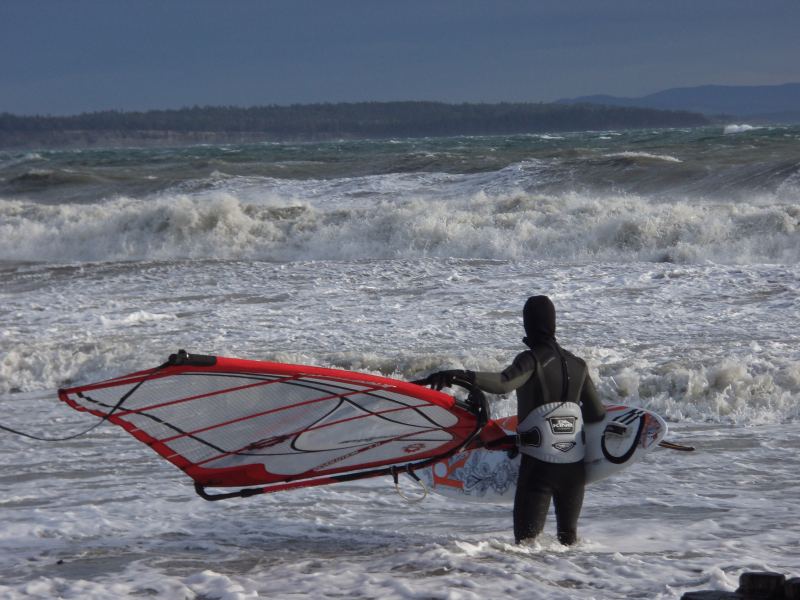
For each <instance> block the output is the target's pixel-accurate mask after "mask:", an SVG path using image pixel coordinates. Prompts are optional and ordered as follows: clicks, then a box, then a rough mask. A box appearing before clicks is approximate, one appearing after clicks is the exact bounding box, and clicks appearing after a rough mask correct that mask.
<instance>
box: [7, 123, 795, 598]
mask: <svg viewBox="0 0 800 600" xmlns="http://www.w3.org/2000/svg"><path fill="white" fill-rule="evenodd" d="M798 264H800V128H798V127H760V128H752V127H743V126H740V125H736V126H735V127H733V126H731V127H727V128H724V127H722V126H720V127H709V128H702V129H695V130H654V131H619V132H582V133H570V134H561V133H559V134H558V135H530V136H504V137H467V138H447V139H400V140H382V141H335V142H319V143H304V144H303V143H281V144H251V145H241V146H237V145H224V146H197V147H191V148H159V149H147V148H131V149H93V150H60V151H55V150H41V151H36V152H27V151H26V152H13V151H0V280H2V286H0V409H2V419H0V423H2V424H3V425H5V426H9V427H13V428H16V429H20V430H24V431H27V432H31V433H36V434H38V435H45V436H57V435H63V434H66V433H72V432H76V431H79V430H81V429H84V428H85V427H87V426H89V425H91V424H92V423H93V421H92V419H91V417H89V416H88V415H82V414H78V413H76V412H74V411H72V410H71V409H70V408H68V407H67V406H64V405H62V404H61V403H59V402H58V400H57V397H56V393H55V391H56V389H57V388H59V387H65V386H68V385H77V384H82V383H88V382H91V381H97V380H100V379H103V378H108V377H113V376H117V375H121V374H124V373H127V372H130V371H133V370H137V369H143V368H149V367H154V366H156V365H158V364H160V363H162V362H163V361H164V360H165V359H166V357H167V356H168V355H169V354H170V353H172V352H175V351H176V350H177V349H178V348H185V349H187V350H188V351H189V352H196V353H205V354H218V355H223V356H234V357H239V358H247V359H256V360H275V361H281V362H291V363H303V364H312V365H318V366H325V367H337V368H346V369H351V370H358V371H364V372H368V373H375V374H382V375H387V376H391V377H396V378H399V379H405V380H411V379H416V378H419V377H421V376H423V375H426V374H428V373H430V372H431V371H433V370H438V369H442V368H467V369H474V370H499V369H502V368H503V367H504V366H505V365H506V364H507V363H508V361H510V360H511V359H512V358H513V357H514V356H515V355H516V353H517V352H518V351H520V350H521V349H522V344H521V338H522V336H523V335H524V332H523V331H522V324H521V308H522V305H523V304H524V301H525V299H526V298H527V297H528V296H530V295H533V294H547V295H549V296H550V297H551V298H552V299H553V300H554V302H555V304H556V307H557V310H558V338H559V341H560V342H561V343H562V345H563V346H564V347H566V348H568V349H569V350H571V351H573V352H575V353H577V354H579V355H580V356H583V357H584V358H585V359H586V360H587V362H588V364H589V368H590V372H591V375H592V377H593V379H594V380H595V382H596V384H597V387H598V390H599V393H600V395H601V398H602V399H603V400H604V401H605V402H607V403H620V402H621V403H625V404H633V405H638V406H642V407H644V408H647V409H649V410H653V411H654V412H657V413H658V414H660V415H662V416H663V417H665V418H666V419H667V420H668V421H669V424H670V434H669V436H668V439H670V440H672V441H675V442H679V443H682V444H689V445H692V446H695V447H696V448H697V450H696V451H695V452H694V453H691V454H687V453H678V452H672V451H667V450H659V451H656V452H653V453H652V454H650V455H648V457H647V458H646V459H645V460H644V461H643V462H641V463H638V464H636V465H634V466H633V467H631V468H630V469H628V470H626V471H623V472H622V473H621V474H618V475H615V476H614V477H612V478H610V479H608V480H605V481H602V482H599V483H596V484H593V485H592V486H590V487H589V488H588V489H587V493H586V500H585V504H584V509H583V513H582V516H581V521H580V524H579V536H580V538H581V540H580V542H579V544H578V545H577V547H571V548H567V547H564V546H561V545H560V544H559V543H558V542H557V540H556V539H555V531H554V520H553V516H552V514H551V515H550V518H549V521H548V525H547V527H546V529H545V535H544V536H542V537H541V538H540V539H539V540H537V542H535V543H534V544H532V545H529V546H521V547H518V546H515V545H514V544H513V535H512V532H511V513H510V507H508V506H502V505H492V504H472V503H469V504H467V503H459V502H457V501H454V500H452V499H447V498H443V497H440V496H435V495H430V496H429V497H428V498H426V499H425V500H424V501H423V502H421V503H418V504H409V503H407V502H405V501H404V500H403V499H402V498H401V497H400V496H398V495H397V494H396V493H395V491H394V489H393V484H392V482H391V480H390V479H388V480H383V479H376V480H368V481H362V482H357V483H342V484H336V485H333V486H328V487H323V488H317V489H308V490H296V491H291V492H284V493H277V494H273V495H268V496H261V497H257V498H254V499H246V500H230V501H223V502H216V503H208V502H205V501H203V500H202V499H200V498H199V497H197V496H196V495H195V494H194V491H193V489H192V485H191V481H190V480H189V479H188V478H186V477H185V476H183V474H182V473H180V471H178V470H177V469H175V468H174V467H172V466H171V465H169V464H168V463H166V462H165V461H163V460H162V459H160V458H159V457H158V456H157V455H156V454H155V453H154V452H152V451H151V450H150V449H148V448H147V447H146V446H144V445H142V444H140V443H138V442H137V441H136V440H134V439H133V438H131V437H130V436H129V435H127V434H126V433H125V432H123V431H122V430H121V429H119V428H117V427H114V426H112V425H109V424H104V425H103V426H101V427H99V428H98V429H96V430H94V431H92V432H91V433H89V434H88V435H86V436H85V437H82V438H78V439H76V440H72V441H69V442H63V443H60V444H46V443H40V442H34V441H31V440H26V439H23V438H19V437H16V436H12V435H11V434H7V433H2V434H1V435H2V439H3V444H2V445H1V446H0V490H1V491H2V494H0V506H2V508H3V511H4V516H5V518H4V520H3V523H2V525H0V549H2V552H0V592H1V593H2V595H3V597H7V598H11V599H22V598H81V599H83V598H90V599H94V598H97V599H106V598H138V597H143V596H144V597H146V596H154V597H164V598H188V599H209V600H210V599H214V598H221V599H226V600H230V599H250V598H292V597H297V598H341V597H345V598H399V599H406V598H436V599H453V600H456V599H458V600H460V599H465V600H467V599H478V598H481V599H482V598H504V597H533V598H543V599H562V598H563V599H568V598H586V599H589V598H597V599H602V598H657V599H672V598H679V597H680V596H681V594H683V593H684V592H686V591H689V590H698V589H718V590H733V589H735V588H736V586H737V582H738V576H739V574H740V573H742V572H743V571H747V570H774V571H779V572H783V573H786V574H794V575H800V550H798V548H797V539H798V537H800V524H798V519H797V510H796V500H797V494H798V486H797V472H798V470H799V468H800V452H799V451H800V349H798V348H800V300H799V299H798V298H799V296H798V292H800V266H798ZM492 400H493V402H492V406H493V409H494V414H495V416H504V415H508V414H511V413H512V411H513V407H514V400H513V398H512V397H492ZM406 485H408V486H409V489H408V492H409V494H413V493H414V492H415V490H414V489H413V486H412V485H411V484H410V483H407V484H406Z"/></svg>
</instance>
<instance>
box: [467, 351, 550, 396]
mask: <svg viewBox="0 0 800 600" xmlns="http://www.w3.org/2000/svg"><path fill="white" fill-rule="evenodd" d="M535 371H536V358H534V356H533V353H531V352H523V353H521V354H519V355H517V357H516V358H515V359H514V362H513V363H511V365H510V366H508V367H507V368H506V369H505V370H504V371H502V372H501V373H490V372H485V371H478V372H476V373H475V379H474V381H475V385H477V386H478V387H479V388H480V389H482V390H483V391H484V392H489V393H490V394H508V393H509V392H513V391H514V390H515V389H517V388H518V387H520V386H521V385H522V384H523V383H525V382H526V381H528V379H530V377H531V375H533V373H534V372H535Z"/></svg>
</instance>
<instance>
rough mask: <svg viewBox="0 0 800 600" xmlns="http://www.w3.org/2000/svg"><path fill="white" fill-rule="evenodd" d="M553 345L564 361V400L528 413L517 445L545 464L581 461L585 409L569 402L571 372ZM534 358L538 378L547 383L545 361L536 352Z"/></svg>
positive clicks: (554, 345) (583, 444)
mask: <svg viewBox="0 0 800 600" xmlns="http://www.w3.org/2000/svg"><path fill="white" fill-rule="evenodd" d="M549 344H550V346H551V347H552V348H553V350H554V351H555V353H556V354H557V355H558V357H559V359H560V360H561V398H560V400H559V401H558V402H548V403H546V404H543V405H541V406H538V407H536V408H535V409H533V410H532V411H531V412H530V413H528V415H527V416H526V417H525V419H523V421H522V422H521V423H519V424H518V425H517V445H518V446H519V449H520V452H522V453H523V454H527V455H528V456H531V457H533V458H536V459H538V460H541V461H544V462H548V463H574V462H579V461H581V460H583V457H584V455H585V454H586V449H585V446H586V443H585V439H584V434H583V415H582V413H581V407H580V405H579V404H577V403H575V402H570V401H569V400H568V394H569V370H568V368H567V360H566V358H565V357H564V353H563V351H562V350H561V348H560V347H559V346H558V344H556V343H555V342H549ZM531 352H533V350H531ZM534 357H535V358H536V373H535V376H536V377H538V378H539V381H540V382H542V383H544V381H545V379H544V370H543V368H542V361H541V360H539V357H537V356H536V354H535V353H534Z"/></svg>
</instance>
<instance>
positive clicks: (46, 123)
mask: <svg viewBox="0 0 800 600" xmlns="http://www.w3.org/2000/svg"><path fill="white" fill-rule="evenodd" d="M711 123H712V121H711V120H710V119H709V118H708V117H705V116H703V115H700V114H697V113H691V112H687V111H671V110H670V111H668V110H655V109H647V108H632V107H616V106H600V105H592V104H579V105H563V104H534V103H527V104H526V103H514V104H512V103H501V104H444V103H439V102H361V103H341V104H306V105H293V106H263V107H251V108H236V107H192V108H183V109H177V110H153V111H147V112H120V111H104V112H94V113H85V114H81V115H75V116H67V117H52V116H17V115H11V114H8V113H3V114H0V148H5V149H34V148H92V147H131V146H146V147H149V146H155V147H158V146H180V145H196V144H220V143H258V142H287V141H296V142H300V141H328V140H337V139H388V138H398V137H399V138H414V137H452V136H459V135H514V134H527V133H549V132H567V131H589V130H598V131H601V130H610V129H642V128H667V127H698V126H702V125H708V124H711Z"/></svg>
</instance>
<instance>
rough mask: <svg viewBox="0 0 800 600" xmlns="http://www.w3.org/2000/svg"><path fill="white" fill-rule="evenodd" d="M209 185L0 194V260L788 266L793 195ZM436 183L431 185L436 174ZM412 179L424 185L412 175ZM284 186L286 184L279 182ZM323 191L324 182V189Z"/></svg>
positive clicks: (792, 248) (799, 242) (794, 224)
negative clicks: (279, 189) (68, 197)
mask: <svg viewBox="0 0 800 600" xmlns="http://www.w3.org/2000/svg"><path fill="white" fill-rule="evenodd" d="M348 182H350V180H340V181H333V182H330V181H328V182H319V183H318V187H321V188H322V190H319V189H317V190H315V191H314V192H313V194H312V193H309V194H305V193H303V192H304V191H305V190H306V189H308V188H309V187H313V186H309V184H308V183H305V184H304V185H305V188H303V189H302V190H300V191H299V192H298V191H294V192H290V193H284V194H279V195H276V194H275V193H274V191H270V190H261V192H260V193H259V191H258V190H253V189H250V190H249V191H248V192H246V193H244V192H238V191H236V190H225V189H214V190H210V191H204V192H202V193H170V194H162V195H159V196H156V197H149V198H144V199H134V198H128V197H121V198H117V199H114V200H109V201H105V202H101V203H93V204H55V205H48V204H39V203H33V202H28V201H24V200H0V257H2V259H4V260H11V261H44V262H57V263H64V262H83V261H118V260H143V259H144V260H147V259H157V260H161V259H175V258H180V259H229V258H252V259H266V260H275V261H295V260H324V259H341V260H350V259H382V258H419V257H457V258H487V259H504V260H530V259H536V260H577V261H583V260H607V261H621V262H626V261H660V262H663V261H667V262H679V263H693V262H699V261H706V260H711V261H715V262H723V263H761V262H763V263H773V262H779V263H794V262H797V261H798V260H800V233H799V232H800V205H798V204H797V203H791V202H788V203H787V202H781V201H779V200H777V199H776V198H775V197H774V196H772V197H770V196H766V197H762V198H754V199H753V201H751V202H749V203H742V202H741V201H736V202H734V201H731V202H724V201H713V202H712V201H693V200H691V199H688V198H687V199H684V200H679V201H672V202H665V201H659V200H656V199H653V198H649V197H645V196H641V195H635V194H618V195H614V194H608V195H605V196H603V195H599V194H588V193H583V194H582V193H578V192H574V193H565V194H560V195H549V194H537V193H530V192H525V191H523V190H518V191H513V190H505V191H503V192H501V193H497V194H492V193H487V192H485V191H477V192H471V193H470V194H466V195H459V194H458V193H456V191H457V190H450V191H449V192H447V193H435V194H433V195H425V194H424V193H422V192H421V191H420V190H419V189H418V188H417V189H414V190H405V191H402V192H399V193H396V194H395V193H392V192H391V190H389V191H380V190H375V189H372V190H370V191H368V192H364V196H363V197H359V194H358V193H355V192H353V193H351V194H349V197H348V199H347V201H343V200H342V199H341V197H340V198H339V199H338V200H336V199H331V198H332V197H333V196H335V195H336V194H337V193H338V192H337V190H336V188H337V186H340V187H341V186H347V185H349V183H348ZM438 184H439V185H441V182H438ZM419 187H420V188H421V187H423V186H419ZM284 192H285V190H284ZM328 192H329V193H328Z"/></svg>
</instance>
